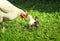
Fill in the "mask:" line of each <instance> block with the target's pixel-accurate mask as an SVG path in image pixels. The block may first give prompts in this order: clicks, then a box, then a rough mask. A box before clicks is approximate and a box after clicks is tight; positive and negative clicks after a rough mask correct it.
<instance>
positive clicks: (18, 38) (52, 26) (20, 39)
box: [0, 2, 60, 41]
mask: <svg viewBox="0 0 60 41" xmlns="http://www.w3.org/2000/svg"><path fill="white" fill-rule="evenodd" d="M26 4H27V3H25V5H24V4H23V5H22V4H21V5H19V4H15V5H16V6H17V7H19V8H22V9H23V10H26V9H27V10H28V12H29V14H31V15H32V16H33V17H34V16H38V18H39V20H40V26H39V27H38V29H37V30H36V29H34V30H31V29H27V27H28V25H27V24H28V18H26V19H25V20H24V19H21V18H20V17H17V18H16V19H14V20H12V21H4V22H3V25H2V26H4V27H6V29H5V32H4V33H2V31H1V30H0V41H60V3H59V2H50V3H47V2H39V3H36V4H34V3H33V2H32V3H31V4H33V5H31V6H29V5H28V4H27V5H26ZM0 26H1V24H0Z"/></svg>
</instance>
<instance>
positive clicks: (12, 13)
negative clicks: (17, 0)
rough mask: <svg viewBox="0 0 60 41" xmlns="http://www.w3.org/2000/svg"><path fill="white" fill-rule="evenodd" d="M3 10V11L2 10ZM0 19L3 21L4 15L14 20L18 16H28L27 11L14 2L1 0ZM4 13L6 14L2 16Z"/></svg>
mask: <svg viewBox="0 0 60 41" xmlns="http://www.w3.org/2000/svg"><path fill="white" fill-rule="evenodd" d="M1 10H2V11H1ZM0 11H1V12H3V13H4V14H3V13H1V12H0V21H1V22H2V20H3V17H5V18H8V19H9V20H13V19H15V18H16V17H18V16H24V17H23V18H25V17H27V14H26V12H24V11H23V10H22V9H20V8H17V7H16V6H14V5H13V4H11V3H10V2H9V1H8V0H0ZM2 15H4V16H2Z"/></svg>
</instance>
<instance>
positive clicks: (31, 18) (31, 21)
mask: <svg viewBox="0 0 60 41" xmlns="http://www.w3.org/2000/svg"><path fill="white" fill-rule="evenodd" d="M28 16H29V20H30V21H29V25H33V24H34V22H35V20H34V19H33V17H32V16H31V15H28Z"/></svg>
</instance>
